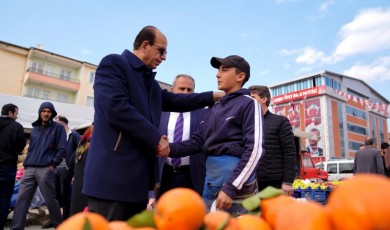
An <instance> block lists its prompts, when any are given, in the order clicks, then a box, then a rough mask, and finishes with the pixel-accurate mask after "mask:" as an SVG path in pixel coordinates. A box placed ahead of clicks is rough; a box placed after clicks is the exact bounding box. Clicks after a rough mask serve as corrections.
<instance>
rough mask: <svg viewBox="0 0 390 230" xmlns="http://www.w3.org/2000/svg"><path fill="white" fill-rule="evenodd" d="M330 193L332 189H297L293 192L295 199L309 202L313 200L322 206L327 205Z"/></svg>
mask: <svg viewBox="0 0 390 230" xmlns="http://www.w3.org/2000/svg"><path fill="white" fill-rule="evenodd" d="M329 193H330V189H329V188H328V189H326V190H323V189H320V188H318V189H312V188H307V189H300V188H298V189H295V190H294V192H293V196H294V197H295V198H305V199H308V200H313V201H317V202H319V203H321V204H325V203H326V201H327V198H328V195H329Z"/></svg>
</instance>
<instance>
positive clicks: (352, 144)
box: [348, 141, 364, 151]
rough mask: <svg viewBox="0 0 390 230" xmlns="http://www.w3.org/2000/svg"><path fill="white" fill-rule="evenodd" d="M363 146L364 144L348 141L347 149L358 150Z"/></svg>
mask: <svg viewBox="0 0 390 230" xmlns="http://www.w3.org/2000/svg"><path fill="white" fill-rule="evenodd" d="M362 144H364V143H359V142H355V141H348V147H349V149H350V150H355V151H356V150H359V149H360V146H361V145H362Z"/></svg>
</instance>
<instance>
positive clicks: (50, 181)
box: [11, 102, 66, 230]
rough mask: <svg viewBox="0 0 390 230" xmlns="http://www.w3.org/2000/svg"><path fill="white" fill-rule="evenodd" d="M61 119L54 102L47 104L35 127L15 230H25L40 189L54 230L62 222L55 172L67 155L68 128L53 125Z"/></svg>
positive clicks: (32, 131) (23, 179)
mask: <svg viewBox="0 0 390 230" xmlns="http://www.w3.org/2000/svg"><path fill="white" fill-rule="evenodd" d="M56 115H57V112H56V110H55V108H54V105H53V104H52V103H51V102H43V103H42V104H41V106H40V107H39V110H38V119H37V120H36V121H35V122H33V123H32V126H33V128H32V130H31V135H30V146H29V148H28V152H27V157H26V159H25V160H24V162H23V166H24V168H25V171H24V175H23V178H22V180H21V182H20V187H19V193H18V199H17V200H16V204H15V209H14V216H13V219H12V224H11V229H18V230H19V229H24V226H25V222H26V215H27V210H28V208H29V206H30V203H31V200H32V198H33V196H34V193H35V190H36V189H37V186H39V188H40V190H41V192H42V195H43V198H44V199H45V203H46V206H47V208H48V209H49V217H50V221H51V223H52V224H53V226H54V227H57V226H58V225H59V224H60V223H61V222H62V214H61V209H60V206H59V204H58V201H57V200H56V190H55V174H54V171H55V168H56V167H57V166H58V165H59V164H60V163H61V161H62V159H63V158H64V157H65V155H66V135H65V130H64V128H63V127H62V126H61V125H60V124H58V123H56V122H54V121H53V118H54V117H55V116H56Z"/></svg>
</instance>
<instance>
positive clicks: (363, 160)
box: [353, 138, 385, 175]
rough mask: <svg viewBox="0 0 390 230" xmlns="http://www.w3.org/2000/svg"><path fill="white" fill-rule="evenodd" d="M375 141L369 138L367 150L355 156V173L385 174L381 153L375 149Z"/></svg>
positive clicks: (360, 151) (366, 145) (366, 142)
mask: <svg viewBox="0 0 390 230" xmlns="http://www.w3.org/2000/svg"><path fill="white" fill-rule="evenodd" d="M374 143H375V139H374V138H367V139H366V140H365V141H364V145H365V148H364V149H362V150H359V151H357V152H356V154H355V161H354V165H353V173H354V174H355V173H375V174H382V175H384V174H385V169H384V167H383V160H382V156H381V152H380V151H379V150H378V149H376V148H375V144H374Z"/></svg>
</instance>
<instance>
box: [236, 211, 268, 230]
mask: <svg viewBox="0 0 390 230" xmlns="http://www.w3.org/2000/svg"><path fill="white" fill-rule="evenodd" d="M235 223H236V224H237V225H238V227H239V229H243V230H271V226H270V225H269V224H268V223H267V222H266V221H265V220H264V219H263V218H261V217H259V216H254V215H250V214H244V215H241V216H239V217H237V218H236V219H235Z"/></svg>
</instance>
